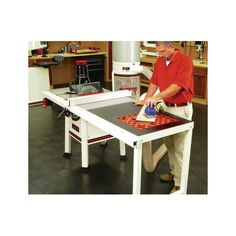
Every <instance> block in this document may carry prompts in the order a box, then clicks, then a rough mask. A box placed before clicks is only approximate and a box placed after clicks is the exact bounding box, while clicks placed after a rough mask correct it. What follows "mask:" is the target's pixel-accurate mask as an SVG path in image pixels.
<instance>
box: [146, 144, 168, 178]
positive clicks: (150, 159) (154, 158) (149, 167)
mask: <svg viewBox="0 0 236 236" xmlns="http://www.w3.org/2000/svg"><path fill="white" fill-rule="evenodd" d="M166 152H167V148H166V146H165V144H162V145H161V146H160V147H159V148H158V149H157V151H156V152H155V153H154V154H153V155H152V142H146V143H143V166H144V169H145V170H146V171H147V172H149V173H151V172H153V171H154V170H155V169H156V166H157V164H158V162H159V161H160V160H161V158H162V157H163V156H164V155H165V154H166Z"/></svg>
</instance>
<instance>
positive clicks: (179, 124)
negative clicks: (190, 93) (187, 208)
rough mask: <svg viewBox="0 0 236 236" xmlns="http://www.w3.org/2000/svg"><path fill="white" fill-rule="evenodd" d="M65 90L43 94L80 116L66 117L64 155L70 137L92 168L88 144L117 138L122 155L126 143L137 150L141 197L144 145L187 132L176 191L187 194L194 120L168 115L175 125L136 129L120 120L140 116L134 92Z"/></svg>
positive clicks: (84, 163)
mask: <svg viewBox="0 0 236 236" xmlns="http://www.w3.org/2000/svg"><path fill="white" fill-rule="evenodd" d="M65 91H66V90H65V89H64V90H63V89H54V90H51V91H45V92H43V93H44V95H45V96H46V98H47V99H49V100H51V101H53V102H55V103H56V104H58V105H59V106H61V107H63V108H65V110H67V111H69V112H70V113H73V114H74V115H77V116H78V117H80V119H79V120H78V121H74V120H73V119H72V118H71V115H70V116H65V153H68V154H69V153H70V152H71V140H70V139H71V137H73V138H75V139H76V140H77V141H79V142H81V145H82V158H81V159H82V167H83V168H87V167H88V165H89V149H88V145H89V144H92V143H95V142H100V141H101V140H107V139H110V138H117V139H118V140H120V144H121V145H120V151H121V155H125V144H127V145H129V146H130V147H132V148H133V149H134V152H133V158H134V160H133V194H140V193H141V167H142V143H145V142H149V141H153V140H156V139H159V138H163V137H166V136H169V135H173V134H176V133H180V132H186V137H185V141H184V142H185V143H184V157H183V163H182V180H181V188H180V190H179V191H177V192H175V194H178V193H180V194H186V192H187V181H188V171H189V161H190V150H191V140H192V129H193V126H194V123H193V122H192V121H188V120H185V119H183V118H180V117H177V116H173V115H171V114H168V113H165V114H163V115H165V116H168V117H169V118H170V119H171V120H174V122H170V123H167V124H163V125H159V126H156V127H150V128H145V129H137V128H135V127H133V126H131V125H128V124H126V123H125V122H122V121H121V120H119V119H117V117H120V116H126V115H129V114H134V113H139V111H140V109H141V107H140V106H135V105H134V104H133V102H132V100H133V99H132V98H131V91H117V92H105V93H102V94H94V95H88V96H82V97H78V96H76V95H68V94H65ZM67 91H68V89H67Z"/></svg>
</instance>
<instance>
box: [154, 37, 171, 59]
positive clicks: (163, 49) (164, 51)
mask: <svg viewBox="0 0 236 236" xmlns="http://www.w3.org/2000/svg"><path fill="white" fill-rule="evenodd" d="M156 50H157V53H158V54H159V57H163V58H164V59H165V60H167V61H169V60H171V58H172V57H173V55H174V52H175V48H174V44H173V42H172V41H156Z"/></svg>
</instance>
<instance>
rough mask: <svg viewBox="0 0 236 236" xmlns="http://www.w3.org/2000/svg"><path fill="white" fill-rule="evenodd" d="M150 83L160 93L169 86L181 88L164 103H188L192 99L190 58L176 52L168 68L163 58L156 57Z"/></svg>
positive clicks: (191, 63) (191, 64)
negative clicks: (173, 85) (155, 86)
mask: <svg viewBox="0 0 236 236" xmlns="http://www.w3.org/2000/svg"><path fill="white" fill-rule="evenodd" d="M150 82H151V83H152V84H155V85H157V86H158V87H159V89H160V92H161V91H163V90H165V89H166V88H167V87H169V86H170V85H171V84H176V85H178V86H180V87H182V89H181V90H180V91H179V92H178V93H177V94H175V95H174V96H172V97H168V98H165V99H164V101H165V102H169V103H176V104H179V103H185V102H190V101H191V99H192V97H193V62H192V59H191V57H189V56H187V55H185V54H183V53H181V52H180V51H179V50H176V51H175V54H174V56H173V57H172V59H171V61H170V63H169V65H168V66H167V65H166V60H165V59H164V58H162V57H158V58H157V61H156V65H155V67H154V71H153V74H152V77H151V81H150Z"/></svg>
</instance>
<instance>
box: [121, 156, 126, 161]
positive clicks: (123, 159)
mask: <svg viewBox="0 0 236 236" xmlns="http://www.w3.org/2000/svg"><path fill="white" fill-rule="evenodd" d="M120 160H121V161H127V160H128V157H127V156H126V155H125V156H120Z"/></svg>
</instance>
